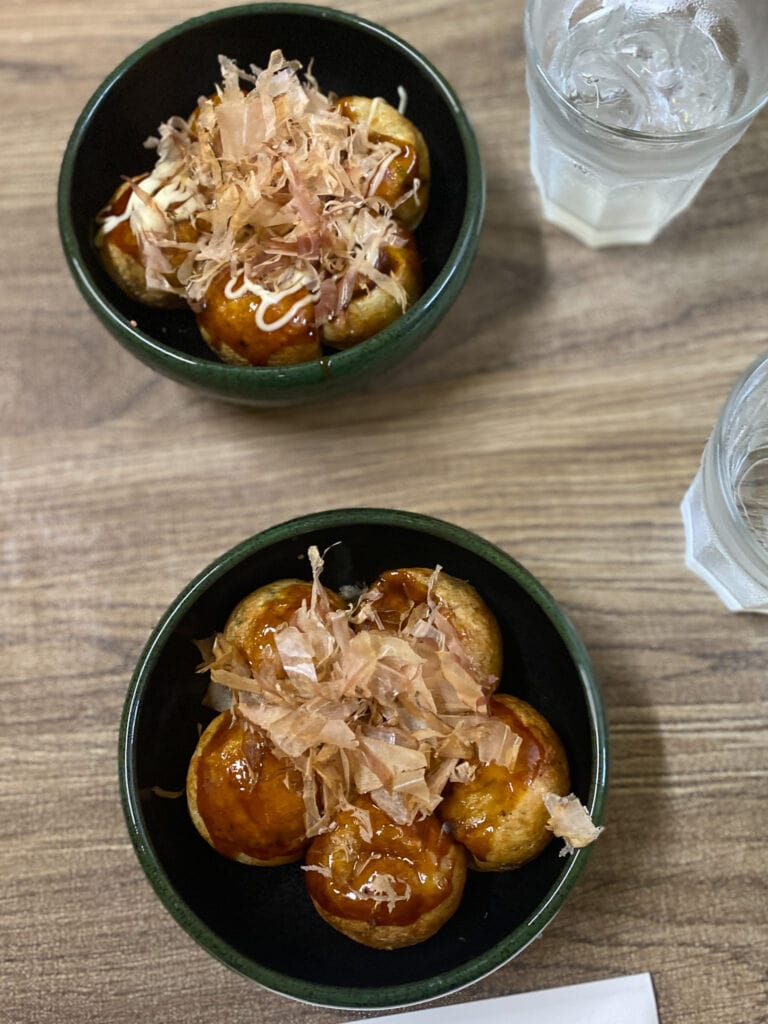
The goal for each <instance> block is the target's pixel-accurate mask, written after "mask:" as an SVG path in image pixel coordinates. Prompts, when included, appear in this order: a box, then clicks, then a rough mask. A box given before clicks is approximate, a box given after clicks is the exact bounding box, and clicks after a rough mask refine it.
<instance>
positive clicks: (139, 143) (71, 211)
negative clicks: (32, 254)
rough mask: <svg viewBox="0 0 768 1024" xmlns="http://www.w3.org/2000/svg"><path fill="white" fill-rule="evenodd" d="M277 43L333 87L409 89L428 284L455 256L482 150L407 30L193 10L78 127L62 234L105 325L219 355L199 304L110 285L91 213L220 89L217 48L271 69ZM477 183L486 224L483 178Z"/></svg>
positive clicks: (104, 91)
mask: <svg viewBox="0 0 768 1024" xmlns="http://www.w3.org/2000/svg"><path fill="white" fill-rule="evenodd" d="M278 48H279V49H282V50H283V52H284V53H285V55H286V57H288V58H291V59H293V58H295V59H298V60H300V61H301V62H302V64H303V65H304V66H305V67H307V66H308V65H309V64H310V62H312V70H313V73H314V75H315V76H316V78H317V80H318V83H319V86H320V88H321V90H322V91H324V92H334V93H336V94H338V95H344V94H349V93H357V94H363V95H370V96H376V95H379V96H382V97H384V98H385V99H387V100H388V101H389V102H390V103H392V104H393V105H394V106H397V105H398V102H399V92H398V89H399V88H400V87H402V88H403V89H404V90H405V94H406V96H407V108H406V113H407V115H408V116H409V117H410V118H411V119H412V120H413V121H414V123H415V124H417V125H418V126H419V128H420V129H421V131H422V132H423V134H424V136H425V138H426V141H427V144H428V146H429V150H430V156H431V162H432V177H433V182H434V186H433V189H432V194H431V199H430V206H429V210H428V213H427V215H426V217H425V219H424V221H423V222H422V224H421V225H420V226H419V228H418V230H417V234H416V238H417V242H418V246H419V252H420V255H421V257H422V260H423V265H424V275H425V291H428V290H429V287H430V285H432V284H433V283H434V282H435V280H436V279H437V277H438V275H439V274H440V272H441V270H442V269H443V268H444V267H445V265H446V264H447V263H448V262H449V258H450V257H451V254H452V252H453V251H454V248H455V247H456V245H457V243H458V241H459V239H460V235H461V231H462V225H463V224H464V221H465V216H466V214H467V200H468V166H469V165H470V164H471V163H472V158H471V154H469V153H468V152H467V146H468V145H470V147H471V148H474V140H473V138H472V137H471V130H470V129H469V128H468V126H467V124H466V121H465V118H464V116H463V114H461V111H460V108H459V107H458V104H457V103H456V101H455V99H454V97H453V94H452V93H451V91H450V89H449V88H448V87H447V85H446V84H445V83H444V81H443V80H442V78H441V76H440V75H439V74H438V73H437V72H436V71H435V70H434V69H433V68H432V67H431V65H429V63H428V62H427V61H425V60H424V58H423V57H421V56H420V55H419V54H418V53H416V51H414V50H413V49H411V48H410V47H409V46H408V45H407V44H406V43H404V42H403V41H402V40H399V39H397V38H396V37H394V36H392V35H391V34H389V33H388V32H386V31H385V30H384V29H382V28H380V27H379V26H376V25H374V24H372V23H370V22H366V21H364V20H362V19H359V18H355V17H354V16H352V15H347V14H343V13H341V12H338V11H333V10H329V9H327V8H320V7H311V6H305V5H298V4H283V3H275V4H269V3H266V4H257V5H246V6H243V7H235V8H229V9H227V10H224V11H218V12H214V13H212V14H209V15H203V16H202V17H199V18H195V19H192V20H191V21H189V22H186V23H184V24H183V25H181V26H178V27H177V28H176V29H172V30H170V31H168V32H166V33H164V34H163V35H161V36H159V37H157V39H154V40H151V41H150V42H149V43H147V44H146V45H145V46H144V47H142V48H141V49H139V50H138V51H136V53H134V54H133V55H131V56H130V57H128V58H127V59H126V61H124V62H123V64H122V65H121V66H120V67H119V68H117V69H116V71H115V72H114V73H113V74H112V75H111V76H110V78H108V79H107V80H106V82H105V83H104V84H103V85H102V86H101V87H100V89H99V90H98V91H97V93H96V94H95V95H94V97H93V98H92V100H91V101H90V103H89V104H88V106H87V107H86V109H85V111H84V113H83V115H82V117H81V119H80V121H79V122H78V124H77V125H76V127H75V129H74V131H73V134H72V138H71V140H70V143H69V146H68V149H67V153H66V154H65V158H64V163H63V169H62V178H61V187H62V192H63V194H61V195H60V220H61V228H62V235H63V238H64V245H65V249H66V250H67V255H68V259H69V261H70V265H71V266H72V269H73V272H74V274H75V277H76V279H77V281H78V284H79V286H80V287H81V289H83V290H84V292H85V294H86V297H87V298H88V300H89V302H90V303H91V304H92V305H93V306H94V307H95V308H97V312H98V313H99V315H100V316H101V317H102V319H104V320H105V322H107V324H108V326H113V327H114V326H115V325H118V326H119V325H124V324H126V322H127V323H128V324H130V323H131V322H133V323H134V324H136V325H138V328H139V331H140V332H141V333H142V334H144V335H147V336H149V338H151V339H153V340H154V341H156V342H159V343H160V344H161V345H162V346H167V347H169V348H170V349H172V350H173V351H175V352H178V353H179V354H180V355H182V356H184V357H186V358H193V359H196V360H203V361H204V362H206V363H210V364H212V365H218V363H219V360H218V359H217V357H216V356H215V355H214V354H213V353H212V352H211V351H210V349H209V348H208V347H207V346H206V345H205V343H204V342H203V341H202V340H201V338H200V336H199V334H198V331H197V328H196V325H195V322H194V318H193V316H192V314H191V313H189V312H187V311H181V312H179V311H176V310H174V311H162V310H153V309H149V308H147V307H145V306H142V305H139V304H137V303H135V302H133V301H132V300H131V299H130V298H128V297H127V296H125V295H124V294H123V293H122V292H121V291H120V290H119V289H118V288H117V287H116V286H115V285H114V284H113V282H112V281H111V280H110V278H109V277H108V275H107V274H106V273H105V272H104V270H103V268H102V267H101V264H100V261H99V259H98V257H97V255H96V253H95V251H94V248H93V245H92V236H93V222H94V217H95V215H96V214H97V212H98V211H99V209H100V208H101V207H102V206H103V205H104V204H105V203H106V202H107V201H108V199H109V198H110V196H111V195H112V193H113V192H114V190H115V188H116V187H117V185H118V184H119V183H120V180H121V178H122V176H125V175H134V174H138V173H141V172H142V171H144V170H148V169H149V168H150V167H151V166H152V164H153V160H154V153H153V151H149V150H147V149H145V148H144V146H143V143H144V140H145V139H146V138H147V137H148V136H150V135H154V134H156V132H157V128H158V125H159V124H160V123H161V122H163V121H165V120H167V119H168V118H169V117H171V116H172V115H176V114H180V115H181V116H184V117H186V116H188V115H189V114H190V113H191V112H192V110H193V109H194V107H195V105H196V103H197V101H198V99H199V97H200V96H201V95H204V94H209V93H211V92H212V91H213V88H214V85H215V83H216V82H218V81H219V80H220V70H219V64H218V59H217V58H218V55H219V54H224V55H226V56H228V57H232V58H233V59H234V60H236V61H237V62H238V63H239V64H240V66H241V67H243V68H246V69H247V68H248V67H249V66H250V65H251V64H257V65H258V66H260V67H264V66H265V65H266V64H267V61H268V57H269V54H270V52H271V51H272V50H273V49H278ZM475 185H476V189H477V190H478V194H477V195H476V197H475V201H474V202H475V207H476V208H475V209H474V212H473V220H474V221H475V222H477V221H478V219H479V218H480V216H481V208H482V195H481V193H482V188H481V186H480V184H479V182H476V183H475ZM110 320H111V321H114V323H112V324H110ZM348 354H349V353H340V354H339V355H335V356H332V357H331V358H333V359H339V358H340V357H343V356H347V355H348ZM290 369H293V368H290ZM282 372H283V373H284V372H285V370H284V369H283V371H282Z"/></svg>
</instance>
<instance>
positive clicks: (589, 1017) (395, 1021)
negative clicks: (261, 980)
mask: <svg viewBox="0 0 768 1024" xmlns="http://www.w3.org/2000/svg"><path fill="white" fill-rule="evenodd" d="M468 1021H471V1022H472V1024H659V1015H658V1012H657V1010H656V996H655V994H654V991H653V984H652V982H651V976H650V974H647V973H646V974H630V975H627V976H625V977H623V978H610V979H607V980H605V981H588V982H585V983H584V984H582V985H565V986H563V987H561V988H550V989H543V990H542V991H540V992H523V993H521V994H520V995H515V996H502V997H501V998H499V999H480V1000H478V1001H477V1002H474V1003H457V1004H455V1005H453V1006H439V1007H435V1008H433V1009H428V1010H410V1011H408V1012H407V1013H402V1014H394V1015H392V1014H390V1015H389V1016H387V1017H374V1018H369V1019H368V1020H366V1021H365V1024H467V1022H468Z"/></svg>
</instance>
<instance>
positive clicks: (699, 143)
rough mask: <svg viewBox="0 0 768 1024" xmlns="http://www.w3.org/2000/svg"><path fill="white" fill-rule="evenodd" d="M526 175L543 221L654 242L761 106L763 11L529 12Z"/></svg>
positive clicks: (666, 1) (575, 0) (732, 1)
mask: <svg viewBox="0 0 768 1024" xmlns="http://www.w3.org/2000/svg"><path fill="white" fill-rule="evenodd" d="M525 42H526V53H527V73H526V83H527V89H528V96H529V101H530V140H531V171H532V173H533V177H534V179H535V181H536V184H537V186H538V189H539V192H540V194H541V199H542V205H543V213H544V217H545V219H546V220H548V221H550V222H551V223H553V224H556V225H557V226H558V227H561V228H563V229H564V230H565V231H568V232H569V233H570V234H572V235H574V236H575V237H576V238H578V239H579V241H581V242H583V243H585V244H586V245H590V246H593V247H602V246H609V245H626V244H644V243H648V242H652V241H653V240H654V239H655V238H656V237H657V235H658V234H659V232H660V231H661V230H662V229H663V228H664V227H666V225H667V224H668V223H669V222H670V221H671V220H672V218H673V217H676V216H677V215H678V214H679V213H681V212H682V211H683V210H684V209H686V208H687V207H688V205H689V204H690V203H691V202H692V201H693V199H694V197H695V195H696V193H697V192H698V191H699V189H700V188H701V186H702V185H703V184H704V182H705V180H706V179H707V177H708V176H709V174H710V173H711V172H712V170H713V169H714V168H715V166H716V165H717V163H718V161H719V160H720V159H721V157H722V156H723V155H724V154H725V153H726V152H727V151H728V150H729V149H730V148H731V147H732V146H734V145H735V144H736V143H737V142H738V141H739V139H740V138H741V136H742V135H743V134H744V132H745V131H746V129H747V127H748V126H749V124H750V123H751V121H752V119H753V118H754V117H755V115H756V114H757V113H758V111H759V110H760V109H761V107H762V106H763V105H764V103H765V102H766V99H768V0H527V3H526V10H525Z"/></svg>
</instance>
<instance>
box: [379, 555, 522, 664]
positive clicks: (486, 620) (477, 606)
mask: <svg viewBox="0 0 768 1024" xmlns="http://www.w3.org/2000/svg"><path fill="white" fill-rule="evenodd" d="M433 572H434V570H432V569H425V568H420V567H417V568H410V569H391V570H388V571H387V572H383V573H382V574H381V576H379V578H378V579H377V580H376V581H375V582H374V583H373V585H372V586H371V588H370V590H371V591H379V592H380V594H381V596H380V597H378V598H377V599H376V600H374V601H373V602H372V603H373V607H374V609H375V611H376V612H377V614H378V616H379V618H380V619H381V622H382V625H383V626H384V627H385V628H386V629H392V630H397V629H398V628H399V627H400V624H401V623H402V622H404V621H405V620H406V619H407V618H408V616H409V614H410V613H411V611H412V609H413V608H415V607H416V606H417V605H420V604H423V603H424V602H425V601H426V600H427V585H428V583H429V580H430V577H431V576H432V575H433ZM432 598H433V600H434V601H435V602H436V603H437V607H438V609H439V610H440V611H441V612H442V614H443V615H444V616H445V617H446V619H448V621H449V622H450V624H451V625H452V626H453V628H454V629H455V630H456V633H457V634H458V637H459V640H460V641H461V644H462V646H463V648H464V650H465V651H466V653H467V656H468V658H469V660H470V663H471V664H472V665H473V666H474V668H475V670H476V671H477V673H478V674H479V675H480V676H483V677H485V676H492V677H494V679H496V680H498V679H499V677H500V676H501V667H502V656H503V648H502V639H501V630H500V629H499V624H498V622H497V621H496V617H495V615H494V614H493V612H492V611H491V609H490V608H489V607H488V605H487V604H486V603H485V601H484V600H483V599H482V597H480V595H479V594H478V592H477V591H476V590H475V588H474V587H473V586H472V585H471V584H470V583H467V581H466V580H460V579H456V577H454V576H449V575H448V573H445V572H441V573H440V574H439V576H438V577H437V582H436V583H435V584H434V587H433V590H432Z"/></svg>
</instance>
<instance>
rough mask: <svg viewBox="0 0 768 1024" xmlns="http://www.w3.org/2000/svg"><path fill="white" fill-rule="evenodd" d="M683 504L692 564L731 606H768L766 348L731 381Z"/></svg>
mask: <svg viewBox="0 0 768 1024" xmlns="http://www.w3.org/2000/svg"><path fill="white" fill-rule="evenodd" d="M681 510H682V514H683V522H684V524H685V534H686V563H687V565H688V567H689V568H690V569H692V570H693V571H694V572H695V573H697V574H698V575H699V576H701V577H702V579H704V580H705V581H706V582H707V583H709V585H710V586H711V587H712V588H713V589H714V590H715V592H716V593H717V594H718V595H719V596H720V598H721V599H722V601H723V602H724V604H725V605H726V606H727V607H728V608H730V609H731V611H751V612H766V613H768V354H766V355H763V356H761V357H760V359H758V360H757V362H756V363H754V364H753V365H752V366H751V367H750V368H749V370H748V371H747V372H746V373H745V374H744V376H743V377H742V378H741V380H739V381H738V383H737V384H736V386H735V387H734V388H733V390H732V392H731V394H730V396H729V397H728V399H727V401H726V403H725V405H724V406H723V409H722V412H721V413H720V417H719V419H718V422H717V424H716V426H715V429H714V430H713V432H712V435H711V436H710V438H709V440H708V442H707V445H706V447H705V449H704V454H703V456H702V459H701V466H700V468H699V471H698V473H697V474H696V476H695V478H694V480H693V483H692V484H691V486H690V488H689V489H688V492H687V494H686V495H685V498H684V499H683V502H682V506H681Z"/></svg>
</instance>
